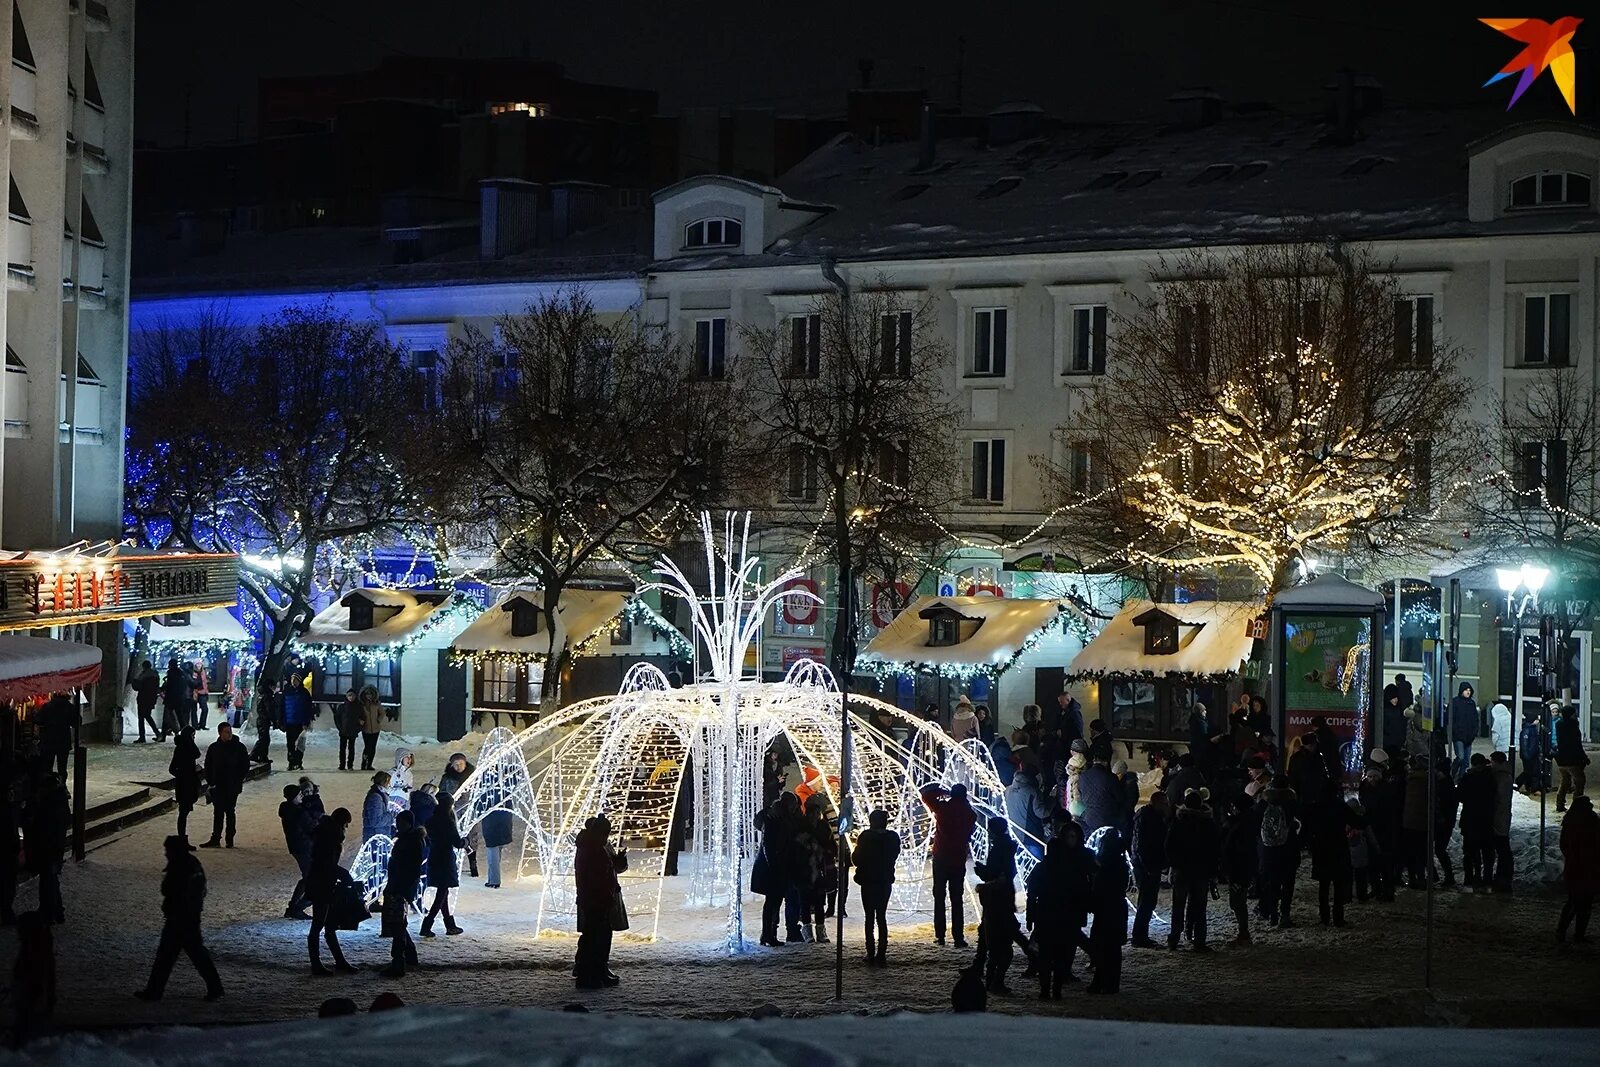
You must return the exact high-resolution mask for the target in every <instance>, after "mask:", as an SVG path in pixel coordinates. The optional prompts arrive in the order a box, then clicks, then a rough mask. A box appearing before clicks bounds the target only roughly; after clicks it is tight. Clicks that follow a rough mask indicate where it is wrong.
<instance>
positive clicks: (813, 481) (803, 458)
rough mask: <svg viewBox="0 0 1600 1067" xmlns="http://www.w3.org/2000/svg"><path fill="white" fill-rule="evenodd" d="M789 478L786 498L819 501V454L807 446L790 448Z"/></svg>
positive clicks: (785, 490)
mask: <svg viewBox="0 0 1600 1067" xmlns="http://www.w3.org/2000/svg"><path fill="white" fill-rule="evenodd" d="M788 473H789V477H788V483H787V484H786V485H785V486H784V494H783V495H784V496H786V497H788V498H789V499H790V500H808V501H809V500H815V499H817V453H816V450H815V449H813V448H811V447H809V446H807V445H790V446H789V472H788Z"/></svg>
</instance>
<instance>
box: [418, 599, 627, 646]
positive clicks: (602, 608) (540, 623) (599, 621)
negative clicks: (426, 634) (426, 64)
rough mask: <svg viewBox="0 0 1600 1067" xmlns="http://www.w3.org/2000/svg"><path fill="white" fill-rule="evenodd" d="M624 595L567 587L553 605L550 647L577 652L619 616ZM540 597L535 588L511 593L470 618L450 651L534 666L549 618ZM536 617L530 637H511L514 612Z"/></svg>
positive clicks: (544, 641) (545, 639) (547, 642)
mask: <svg viewBox="0 0 1600 1067" xmlns="http://www.w3.org/2000/svg"><path fill="white" fill-rule="evenodd" d="M628 600H629V596H628V594H627V593H623V592H618V591H615V590H609V589H566V590H563V591H562V593H561V600H560V602H559V603H558V604H557V606H556V634H555V638H556V639H555V647H556V648H564V647H570V648H573V649H578V648H582V647H583V645H584V644H585V643H586V642H588V641H589V640H590V639H591V638H593V637H594V636H595V635H596V634H598V633H599V632H600V631H601V630H602V629H603V628H604V627H606V626H607V625H608V624H610V622H611V621H612V620H613V619H615V618H616V617H617V616H618V615H620V614H622V610H623V608H625V607H626V606H627V604H628ZM543 605H544V593H543V592H542V591H541V590H538V589H513V590H511V591H510V592H509V593H507V594H506V595H505V596H503V597H501V598H500V600H499V601H498V602H496V603H495V605H494V606H493V607H491V608H489V609H488V610H486V611H485V612H484V613H483V614H482V615H479V616H478V617H477V619H475V620H473V622H472V624H471V625H469V626H468V627H467V628H466V629H465V630H463V631H461V635H460V636H459V637H457V638H456V639H455V641H454V642H452V643H451V645H450V649H451V651H452V652H454V653H456V655H457V656H458V657H460V658H463V659H505V660H514V661H516V662H520V663H534V662H538V661H540V660H543V659H545V658H546V657H547V656H549V654H550V648H551V643H550V632H549V630H548V629H547V626H548V625H549V622H548V620H546V619H545V617H544V615H543ZM519 607H520V608H523V609H524V610H527V611H531V612H532V613H534V615H535V623H536V628H535V630H534V632H533V633H531V634H523V635H513V634H512V632H511V631H512V624H513V621H514V619H515V618H516V615H517V610H516V609H518V608H519Z"/></svg>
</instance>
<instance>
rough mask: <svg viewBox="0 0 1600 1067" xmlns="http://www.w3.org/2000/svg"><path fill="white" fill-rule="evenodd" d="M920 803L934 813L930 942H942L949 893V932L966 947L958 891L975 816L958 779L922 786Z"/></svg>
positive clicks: (964, 873)
mask: <svg viewBox="0 0 1600 1067" xmlns="http://www.w3.org/2000/svg"><path fill="white" fill-rule="evenodd" d="M922 803H923V804H924V805H925V806H926V807H927V809H928V810H929V811H930V812H932V813H933V848H932V850H931V851H932V853H933V942H934V944H936V945H942V944H944V901H945V894H946V893H948V894H949V896H950V932H951V933H952V934H954V935H955V945H956V948H966V947H967V928H966V923H965V918H964V916H963V915H962V913H961V894H962V893H963V892H964V891H965V889H966V884H967V852H968V850H969V848H970V847H971V841H972V830H973V827H975V826H976V825H977V824H978V816H977V814H976V813H975V812H974V811H973V810H972V805H971V804H970V803H968V802H967V787H966V786H964V785H962V784H960V783H959V782H958V783H956V784H955V785H953V786H951V787H950V788H949V789H948V790H946V789H945V788H944V787H943V786H941V785H937V784H933V785H928V786H927V787H925V788H924V789H923V790H922Z"/></svg>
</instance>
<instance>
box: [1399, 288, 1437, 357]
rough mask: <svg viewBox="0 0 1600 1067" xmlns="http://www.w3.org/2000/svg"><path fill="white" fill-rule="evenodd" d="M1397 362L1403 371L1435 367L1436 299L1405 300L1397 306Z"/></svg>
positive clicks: (1400, 299) (1407, 297) (1409, 297)
mask: <svg viewBox="0 0 1600 1067" xmlns="http://www.w3.org/2000/svg"><path fill="white" fill-rule="evenodd" d="M1394 361H1395V363H1396V364H1398V365H1399V366H1402V367H1427V366H1431V365H1432V363H1433V297H1431V296H1402V297H1397V298H1396V299H1395V302H1394Z"/></svg>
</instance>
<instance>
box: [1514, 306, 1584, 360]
mask: <svg viewBox="0 0 1600 1067" xmlns="http://www.w3.org/2000/svg"><path fill="white" fill-rule="evenodd" d="M1571 351H1572V294H1570V293H1541V294H1538V295H1532V294H1530V295H1528V296H1524V297H1523V298H1522V362H1523V363H1525V364H1529V365H1531V366H1542V367H1565V366H1567V362H1568V357H1569V356H1570V354H1571Z"/></svg>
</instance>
